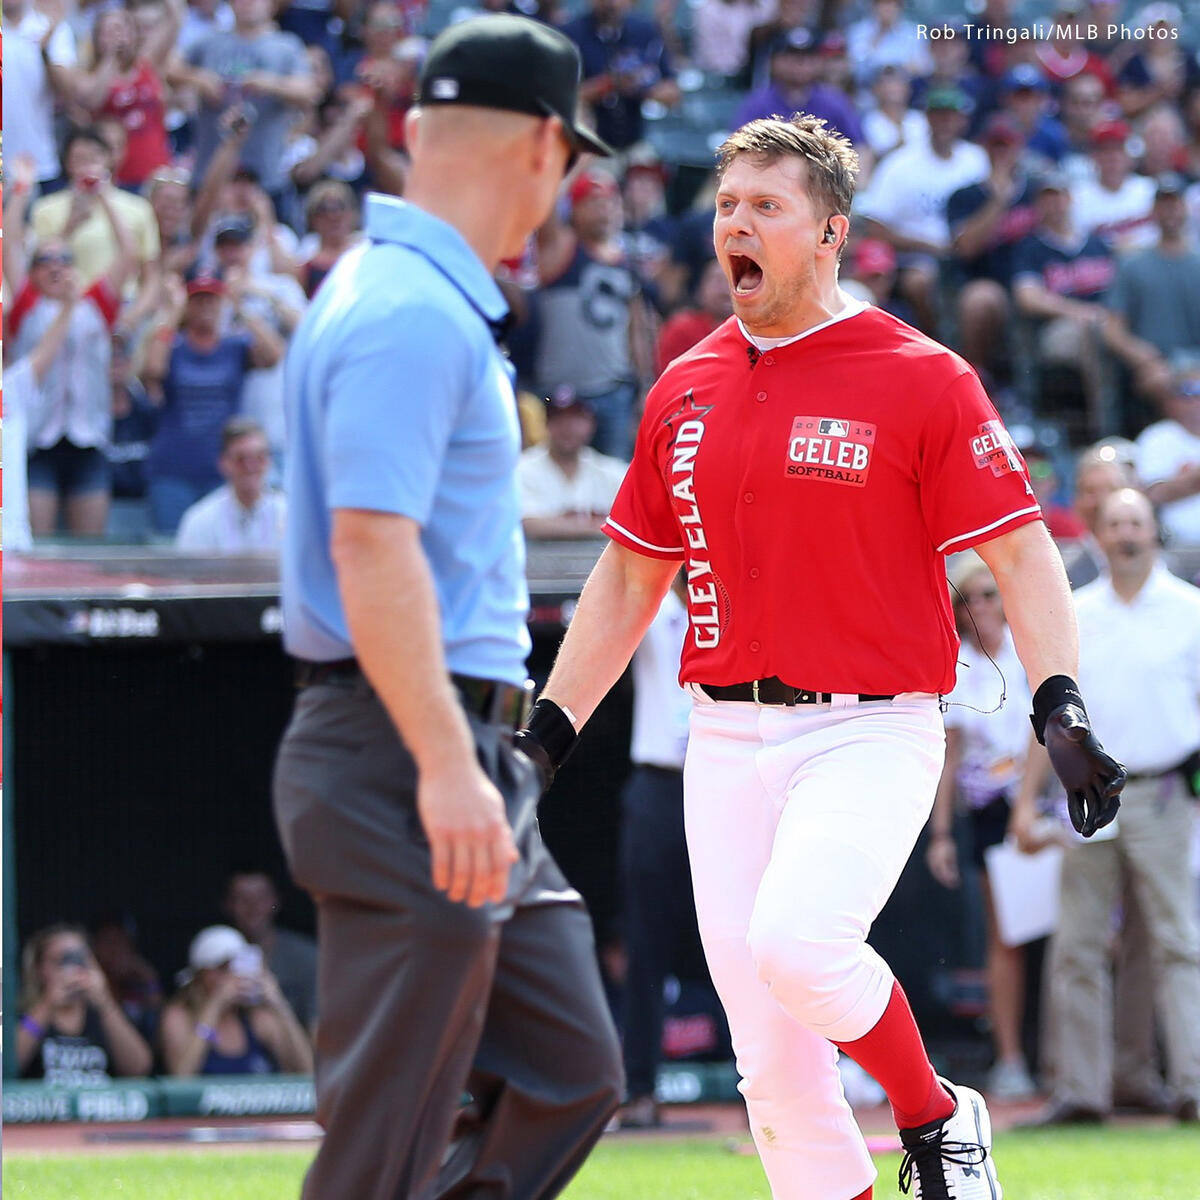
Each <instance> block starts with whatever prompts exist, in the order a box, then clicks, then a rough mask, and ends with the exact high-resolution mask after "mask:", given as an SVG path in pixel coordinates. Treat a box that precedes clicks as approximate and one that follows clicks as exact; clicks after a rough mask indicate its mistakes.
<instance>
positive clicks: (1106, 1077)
mask: <svg viewBox="0 0 1200 1200" xmlns="http://www.w3.org/2000/svg"><path fill="white" fill-rule="evenodd" d="M1096 540H1097V541H1098V542H1099V544H1100V547H1101V548H1102V550H1103V551H1104V554H1105V557H1106V558H1107V560H1108V565H1109V574H1108V575H1107V576H1102V577H1101V578H1099V579H1097V580H1096V581H1095V582H1094V583H1091V584H1088V585H1087V586H1086V587H1083V588H1080V590H1079V591H1078V592H1076V593H1075V608H1076V613H1077V616H1078V620H1079V649H1080V665H1079V683H1080V686H1081V687H1082V688H1084V689H1085V690H1086V691H1087V694H1088V697H1089V705H1090V708H1089V711H1090V714H1091V716H1092V718H1093V719H1094V720H1095V721H1096V723H1097V724H1098V725H1099V726H1100V727H1101V728H1103V729H1106V730H1110V731H1111V733H1112V737H1113V740H1114V741H1115V743H1116V744H1115V745H1114V746H1113V752H1114V753H1116V754H1119V755H1120V756H1121V760H1122V761H1123V762H1124V763H1126V765H1127V767H1128V770H1129V779H1128V782H1127V784H1126V786H1125V791H1124V793H1123V796H1122V804H1121V815H1120V818H1119V819H1118V820H1117V821H1114V822H1113V824H1112V825H1111V826H1109V827H1108V829H1111V830H1112V833H1111V835H1108V829H1106V830H1105V831H1104V832H1102V834H1101V835H1100V837H1099V838H1097V839H1096V840H1094V841H1089V842H1083V841H1081V840H1077V839H1071V840H1070V843H1069V844H1068V846H1067V848H1066V852H1065V855H1064V858H1063V871H1062V883H1061V895H1060V912H1059V924H1058V930H1057V932H1056V934H1055V946H1054V955H1053V965H1052V967H1051V972H1052V981H1051V986H1052V997H1053V1004H1054V1009H1055V1014H1056V1018H1057V1020H1056V1024H1057V1031H1058V1043H1059V1044H1058V1047H1057V1050H1056V1059H1055V1061H1056V1072H1055V1082H1054V1095H1053V1097H1052V1099H1051V1101H1050V1104H1049V1106H1048V1107H1047V1109H1046V1110H1045V1111H1044V1112H1043V1113H1042V1114H1041V1116H1040V1117H1039V1118H1037V1119H1036V1123H1039V1124H1047V1125H1049V1124H1068V1123H1082V1122H1088V1121H1092V1122H1095V1121H1099V1120H1103V1119H1104V1117H1106V1116H1107V1114H1108V1112H1109V1110H1110V1109H1111V1107H1112V1093H1113V1036H1112V1026H1113V1015H1112V981H1111V976H1110V961H1109V956H1110V949H1109V933H1110V926H1109V923H1108V921H1106V920H1105V919H1104V917H1105V915H1106V914H1108V913H1111V911H1112V910H1113V908H1114V906H1115V905H1116V903H1117V900H1118V897H1119V895H1120V888H1121V872H1122V869H1123V868H1124V869H1125V870H1127V871H1128V872H1129V874H1130V876H1131V878H1132V883H1133V887H1134V891H1135V892H1136V894H1137V897H1138V900H1139V902H1140V904H1141V907H1142V911H1143V914H1144V916H1145V921H1146V927H1147V930H1148V932H1149V937H1150V943H1151V948H1152V956H1153V961H1154V964H1155V967H1156V970H1155V971H1154V972H1153V974H1154V977H1155V980H1156V982H1157V988H1158V1002H1159V1011H1160V1013H1161V1014H1162V1028H1163V1033H1164V1035H1165V1041H1166V1050H1167V1067H1168V1082H1169V1083H1170V1086H1171V1090H1172V1093H1173V1096H1174V1109H1175V1113H1176V1115H1177V1116H1178V1117H1179V1119H1180V1120H1182V1121H1187V1122H1192V1123H1194V1122H1196V1121H1197V1120H1198V1119H1200V1117H1198V1115H1197V1103H1198V1102H1200V1021H1198V1020H1197V1014H1198V1013H1200V930H1198V928H1197V918H1196V910H1195V903H1194V900H1193V891H1192V883H1191V877H1190V873H1189V864H1188V852H1189V847H1190V844H1191V839H1192V825H1193V821H1194V814H1193V801H1192V799H1191V797H1190V795H1189V793H1188V788H1187V784H1186V783H1185V779H1184V772H1183V770H1182V765H1183V763H1184V762H1185V761H1186V760H1188V759H1189V758H1190V757H1191V756H1192V755H1193V754H1194V753H1195V752H1196V751H1197V749H1200V591H1198V590H1197V589H1196V588H1194V587H1192V586H1191V584H1188V583H1185V582H1184V581H1183V580H1181V579H1177V578H1176V577H1175V576H1174V575H1172V574H1170V573H1169V572H1168V571H1167V569H1166V567H1165V566H1164V565H1163V563H1162V561H1161V556H1160V554H1159V535H1158V528H1157V525H1156V523H1155V519H1154V510H1153V508H1152V507H1151V505H1150V501H1149V500H1148V499H1147V498H1146V497H1145V496H1144V495H1143V494H1142V493H1141V492H1138V491H1135V490H1134V489H1132V488H1123V489H1121V490H1120V491H1117V492H1114V493H1113V494H1112V495H1111V496H1109V497H1108V499H1107V500H1105V501H1104V505H1103V507H1102V508H1101V510H1100V518H1099V522H1098V524H1097V528H1096ZM1035 760H1036V761H1038V762H1040V763H1041V764H1042V775H1043V778H1044V772H1045V769H1046V766H1047V765H1048V764H1047V763H1046V755H1045V751H1044V750H1041V748H1040V747H1036V746H1035V747H1033V748H1032V750H1031V760H1030V766H1031V771H1030V775H1031V776H1032V775H1035V774H1036V772H1035V771H1034V770H1033V769H1032V768H1033V765H1034V761H1035ZM1031 782H1032V783H1033V785H1034V786H1030V785H1031ZM1036 784H1037V781H1036V779H1033V780H1032V781H1031V780H1030V778H1029V777H1027V779H1026V782H1025V786H1023V787H1022V789H1021V792H1020V794H1019V796H1018V797H1017V800H1016V803H1015V806H1014V812H1013V829H1014V832H1015V833H1016V835H1017V839H1018V842H1019V844H1020V845H1021V846H1022V848H1027V849H1035V848H1037V847H1038V845H1040V842H1041V838H1040V836H1039V833H1038V825H1037V814H1036V811H1035V799H1034V798H1035V796H1036V795H1037V792H1038V790H1040V789H1039V788H1038V786H1036ZM1106 835H1108V836H1106ZM1145 985H1146V986H1149V985H1150V980H1146V981H1145Z"/></svg>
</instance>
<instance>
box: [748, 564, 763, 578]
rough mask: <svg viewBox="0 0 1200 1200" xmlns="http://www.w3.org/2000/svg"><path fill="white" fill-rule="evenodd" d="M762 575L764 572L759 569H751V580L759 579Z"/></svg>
mask: <svg viewBox="0 0 1200 1200" xmlns="http://www.w3.org/2000/svg"><path fill="white" fill-rule="evenodd" d="M761 574H762V572H761V571H760V570H759V569H758V568H757V567H751V568H750V578H751V579H757V578H758V577H759V575H761Z"/></svg>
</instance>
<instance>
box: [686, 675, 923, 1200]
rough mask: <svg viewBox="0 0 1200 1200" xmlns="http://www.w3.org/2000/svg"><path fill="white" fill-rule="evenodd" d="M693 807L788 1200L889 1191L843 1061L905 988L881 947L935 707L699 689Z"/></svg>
mask: <svg viewBox="0 0 1200 1200" xmlns="http://www.w3.org/2000/svg"><path fill="white" fill-rule="evenodd" d="M691 690H692V692H693V694H694V695H695V696H696V704H695V706H694V707H693V710H692V717H691V737H690V741H689V743H688V753H687V764H686V767H685V769H684V810H685V817H686V824H687V842H688V853H689V856H690V859H691V866H692V881H693V887H694V891H695V895H696V914H697V917H698V920H699V925H700V935H701V938H702V940H703V943H704V950H705V955H706V957H707V959H708V965H709V970H710V971H711V974H712V978H713V983H714V984H715V986H716V989H717V993H718V995H719V996H720V998H721V1002H722V1004H723V1005H724V1007H725V1012H726V1015H727V1016H728V1018H729V1027H730V1032H731V1034H732V1038H733V1048H734V1053H735V1054H736V1056H737V1066H738V1070H739V1072H740V1073H741V1076H742V1083H741V1085H740V1087H741V1091H742V1094H743V1095H744V1096H745V1099H746V1107H747V1110H748V1112H749V1118H750V1128H751V1132H752V1133H753V1135H754V1141H755V1145H756V1146H757V1147H758V1152H759V1156H760V1158H761V1159H762V1163H763V1168H764V1170H765V1171H766V1174H767V1178H768V1180H769V1181H770V1185H771V1194H772V1196H773V1197H774V1200H848V1198H849V1197H852V1196H857V1195H858V1194H859V1193H860V1192H862V1191H863V1190H865V1189H866V1188H867V1187H868V1186H869V1185H870V1184H871V1183H872V1182H873V1181H874V1179H875V1175H876V1172H875V1168H874V1165H873V1164H872V1162H871V1157H870V1155H869V1154H868V1152H867V1148H866V1143H865V1142H864V1140H863V1137H862V1133H861V1132H860V1131H859V1129H858V1126H857V1125H856V1124H855V1121H854V1116H853V1113H852V1112H851V1110H850V1106H849V1105H848V1104H847V1103H846V1099H845V1097H844V1095H843V1094H842V1086H841V1080H840V1078H839V1076H838V1071H837V1063H836V1059H837V1051H836V1050H835V1048H834V1047H833V1046H832V1045H831V1044H830V1043H831V1042H832V1041H838V1042H848V1041H854V1040H856V1039H857V1038H860V1037H862V1036H864V1035H865V1034H866V1033H868V1032H869V1031H870V1030H871V1029H872V1028H873V1027H874V1026H875V1024H876V1023H877V1022H878V1021H879V1019H880V1017H881V1016H882V1015H883V1011H884V1009H885V1008H886V1007H887V1004H888V1000H889V999H890V997H891V993H892V985H893V982H894V977H893V975H892V972H891V970H890V969H889V967H888V966H887V964H886V963H885V962H884V961H883V960H882V959H881V958H880V957H879V955H878V954H876V953H875V951H874V950H872V949H871V947H870V946H868V945H867V943H866V938H867V934H868V932H869V930H870V928H871V923H872V922H873V921H874V920H875V918H876V916H878V914H879V911H880V909H882V907H883V905H884V904H885V903H886V901H887V899H888V897H889V896H890V895H891V893H892V890H893V889H894V888H895V886H896V882H897V880H898V879H899V878H900V873H901V871H902V870H903V869H904V865H905V863H906V862H907V861H908V858H909V855H910V854H911V852H912V849H913V846H914V845H915V844H916V840H917V837H918V835H919V834H920V832H921V828H922V826H923V825H924V824H925V822H926V820H927V819H928V817H929V813H930V810H931V809H932V807H933V798H934V793H935V792H936V790H937V783H938V778H939V776H940V775H941V770H942V761H943V758H944V754H945V731H944V727H943V725H942V715H941V711H940V708H939V705H938V699H937V697H936V696H931V695H928V694H926V693H915V692H914V693H905V694H903V695H901V696H898V697H897V698H896V699H895V700H892V701H872V702H869V703H864V704H859V702H858V698H857V697H841V696H839V697H835V698H834V703H833V704H832V705H819V706H797V707H795V708H786V707H776V706H763V707H759V706H757V705H754V704H748V703H739V702H728V701H724V702H719V703H718V702H714V701H712V700H710V699H709V698H708V697H707V696H705V695H704V694H703V693H701V692H699V691H698V689H696V688H695V687H693V688H692V689H691Z"/></svg>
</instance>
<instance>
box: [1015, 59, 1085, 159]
mask: <svg viewBox="0 0 1200 1200" xmlns="http://www.w3.org/2000/svg"><path fill="white" fill-rule="evenodd" d="M1001 100H1002V101H1003V105H1004V109H1005V111H1006V112H1008V113H1009V115H1010V116H1011V117H1012V119H1013V120H1014V121H1015V122H1016V123H1017V126H1018V128H1019V129H1020V130H1021V132H1022V134H1024V136H1025V145H1026V148H1027V149H1028V150H1029V152H1030V153H1031V154H1035V155H1038V156H1039V157H1041V158H1042V159H1046V160H1048V161H1049V162H1052V163H1059V162H1062V160H1063V158H1064V157H1065V156H1066V154H1067V152H1068V151H1069V150H1070V148H1071V143H1070V139H1069V138H1068V137H1067V131H1066V130H1065V129H1064V128H1063V126H1062V122H1061V121H1059V120H1058V118H1057V117H1054V116H1052V115H1051V113H1050V84H1049V83H1048V82H1047V80H1046V77H1045V75H1043V74H1042V73H1041V71H1039V70H1038V69H1037V67H1035V66H1034V65H1033V64H1032V63H1020V64H1019V65H1018V66H1015V67H1013V69H1012V70H1011V71H1009V73H1008V74H1007V75H1006V76H1005V77H1004V84H1003V86H1002V88H1001Z"/></svg>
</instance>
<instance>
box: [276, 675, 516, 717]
mask: <svg viewBox="0 0 1200 1200" xmlns="http://www.w3.org/2000/svg"><path fill="white" fill-rule="evenodd" d="M364 679H365V676H364V675H363V673H362V668H361V667H360V666H359V665H358V660H357V659H355V658H338V659H334V660H333V661H332V662H309V661H307V660H306V659H302V658H298V659H296V686H297V687H298V688H306V687H316V686H317V685H318V684H328V685H330V686H333V687H355V686H357V685H358V684H359V683H361V682H363V681H364ZM450 682H451V683H452V684H454V689H455V691H457V692H458V696H459V699H460V700H461V701H462V706H463V708H464V709H465V710H466V711H467V712H469V713H471V714H472V715H473V716H476V717H479V718H480V719H481V720H483V721H486V722H487V723H488V724H489V725H508V726H511V727H512V728H513V729H516V728H517V726H519V725H522V724H524V722H525V718H526V717H527V716H528V715H529V706H530V702H531V698H532V683H527V684H526V685H525V686H524V687H514V686H513V685H512V684H511V683H500V682H499V681H497V680H495V679H476V678H475V677H474V676H471V675H451V676H450Z"/></svg>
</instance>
